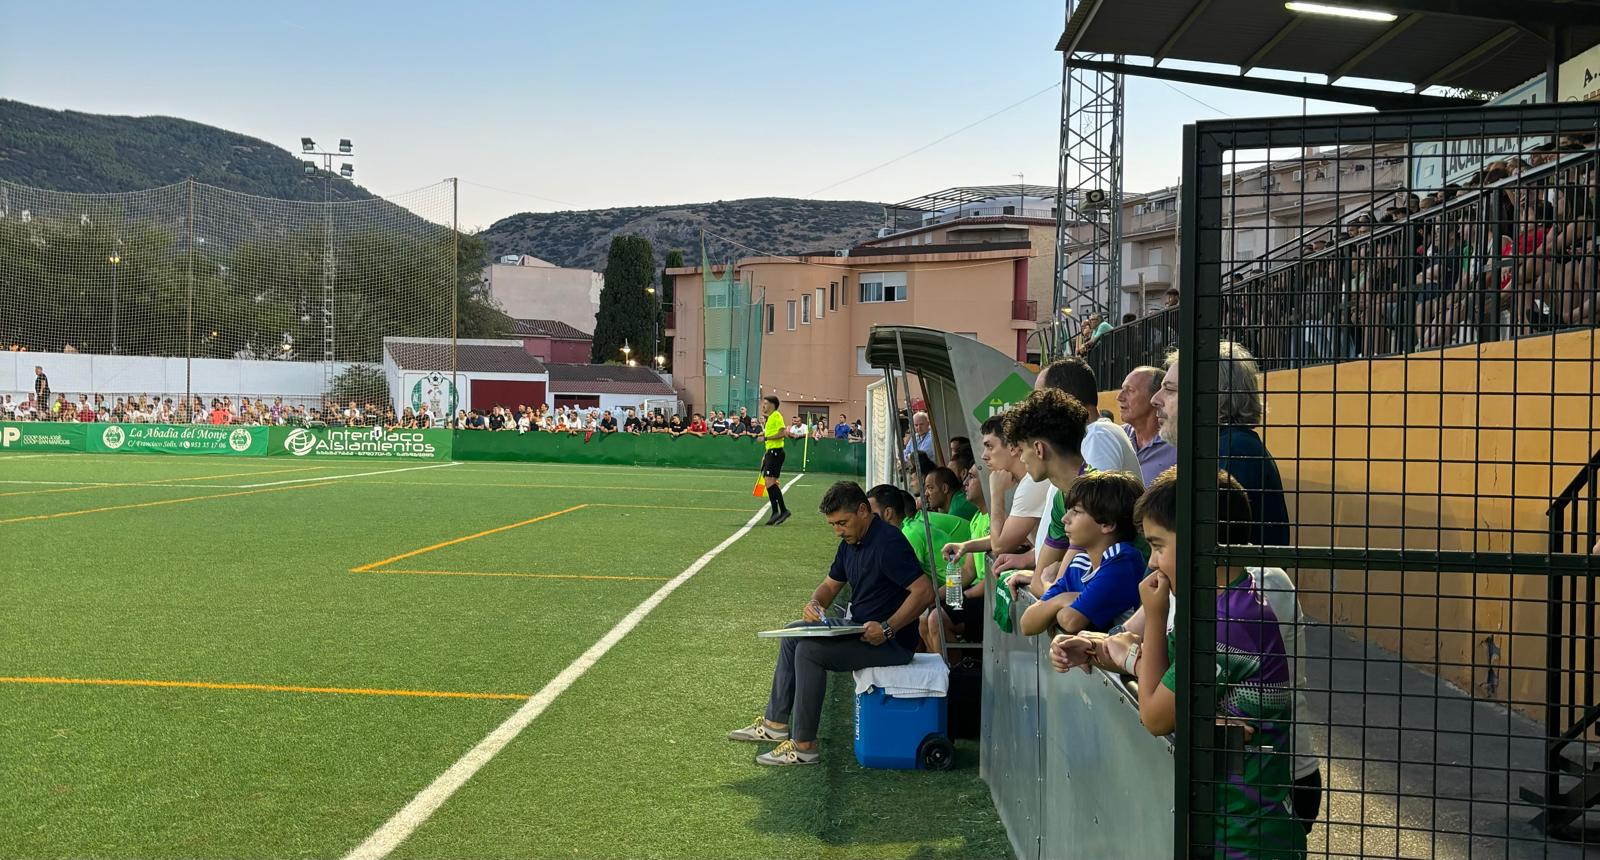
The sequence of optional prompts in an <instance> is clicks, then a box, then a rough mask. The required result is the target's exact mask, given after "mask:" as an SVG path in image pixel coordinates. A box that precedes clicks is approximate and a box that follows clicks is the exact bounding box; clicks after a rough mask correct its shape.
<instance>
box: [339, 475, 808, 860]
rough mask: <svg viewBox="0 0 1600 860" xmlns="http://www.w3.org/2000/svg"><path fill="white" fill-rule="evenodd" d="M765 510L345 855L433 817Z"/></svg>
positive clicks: (377, 846) (382, 844)
mask: <svg viewBox="0 0 1600 860" xmlns="http://www.w3.org/2000/svg"><path fill="white" fill-rule="evenodd" d="M804 474H805V473H804V472H802V473H801V474H799V475H796V476H794V477H793V478H791V479H790V480H789V483H788V484H786V485H784V490H785V491H787V490H788V489H789V488H791V487H793V486H794V485H795V484H797V483H799V481H800V478H801V477H803V476H804ZM763 513H765V511H762V510H757V511H756V512H755V514H753V515H752V516H751V517H750V520H749V522H746V523H745V524H744V525H743V526H740V527H739V530H738V531H735V532H734V533H733V534H731V535H729V536H728V537H727V538H724V539H723V541H722V543H719V544H717V545H716V546H714V547H712V548H711V549H709V550H707V551H706V554H705V555H702V556H700V557H699V558H697V559H695V560H694V563H693V564H691V565H689V566H688V567H686V568H684V569H683V572H682V573H680V574H678V575H677V576H674V577H673V578H672V579H670V580H668V581H667V583H666V584H665V585H663V586H661V587H660V588H658V589H656V591H655V593H654V594H652V595H650V596H649V597H647V598H645V600H644V602H643V603H641V604H639V605H638V606H636V607H634V609H633V611H632V612H629V613H628V614H627V615H626V616H625V617H624V618H623V619H622V620H621V621H618V622H617V625H616V626H615V627H612V628H611V629H610V630H609V631H608V632H607V633H606V635H604V636H602V637H600V641H598V642H596V643H594V644H593V645H590V646H589V650H587V651H585V652H583V653H582V654H580V655H578V659H576V660H573V661H572V662H571V663H570V664H568V665H567V668H565V669H562V670H561V674H559V675H557V676H555V677H554V678H552V679H550V682H549V683H548V684H545V685H544V688H543V689H541V690H539V692H537V693H535V694H534V695H533V698H531V699H529V700H528V701H527V702H526V703H524V704H523V705H522V707H520V708H518V709H517V710H516V713H514V714H512V715H511V716H509V717H507V718H506V721H505V722H503V723H501V724H500V725H498V726H496V727H495V729H494V731H492V732H490V733H489V734H488V735H486V736H485V737H484V739H483V740H481V741H478V745H477V746H475V747H473V748H472V749H470V750H468V751H467V753H466V755H463V756H462V757H461V758H459V759H457V760H456V763H455V764H453V765H451V766H450V769H449V770H446V771H445V772H444V773H442V774H440V775H439V777H438V778H437V779H435V780H434V781H433V782H432V783H430V784H429V785H428V787H427V788H424V789H423V790H422V791H421V792H418V794H417V796H416V797H413V798H411V802H410V803H407V804H406V805H405V806H403V807H401V808H400V811H399V812H396V813H395V814H394V817H392V818H390V819H389V820H388V821H386V822H384V824H383V826H382V827H379V828H378V829H377V830H376V831H374V832H373V834H372V835H371V836H368V837H367V839H366V841H365V842H362V843H361V844H360V845H357V846H356V847H355V849H353V850H352V851H351V852H350V853H349V854H346V855H345V857H344V860H382V858H384V857H387V856H389V852H391V851H393V850H394V849H396V848H398V847H400V843H402V842H404V841H406V839H407V838H409V837H410V836H411V834H412V833H415V832H416V830H417V828H418V827H421V826H422V824H423V822H426V821H427V820H428V819H429V818H430V817H432V815H433V814H434V813H435V812H437V811H438V810H439V807H440V806H443V805H444V802H445V801H446V800H449V799H450V796H451V795H453V794H455V793H456V791H457V790H459V789H460V788H461V786H463V785H465V784H466V782H467V780H469V779H471V778H472V776H473V774H476V773H477V772H478V771H479V770H480V769H481V768H482V767H483V766H484V765H486V764H488V763H489V760H490V759H492V758H494V757H495V756H496V755H498V754H499V753H500V751H501V750H503V749H505V748H506V746H507V745H508V744H510V743H511V742H512V741H513V740H515V739H516V737H517V735H519V734H521V733H522V730H523V729H525V728H527V727H528V724H530V723H532V722H533V721H534V720H536V719H538V718H539V715H540V714H542V713H544V711H545V709H546V708H548V707H550V703H552V702H554V701H555V700H556V697H557V696H560V695H561V694H562V693H565V692H566V691H567V688H568V687H571V686H572V685H573V684H574V683H575V682H576V681H577V680H578V679H579V678H582V677H583V674H584V673H585V672H587V671H589V669H590V667H592V666H594V664H595V663H597V662H599V661H600V658H601V657H604V656H605V655H606V652H607V651H610V650H611V648H612V647H613V646H615V645H616V644H617V643H618V642H621V641H622V637H624V636H627V635H628V634H629V633H630V632H632V631H633V628H635V627H637V626H639V622H641V621H643V620H644V618H645V616H646V615H649V614H650V613H651V611H652V610H654V609H655V608H656V607H657V606H659V605H661V602H662V601H663V600H666V599H667V596H668V595H670V594H671V593H672V592H674V591H676V590H678V586H680V585H683V584H684V583H685V582H688V581H689V580H690V579H692V578H693V577H694V575H695V574H697V573H699V572H700V571H701V570H703V569H704V568H705V566H706V565H707V564H710V563H711V560H712V559H714V558H716V557H717V556H719V555H721V554H722V551H723V550H725V549H727V548H728V547H730V546H733V544H734V543H735V542H736V541H738V540H739V538H742V537H744V536H745V535H746V534H748V533H749V532H750V529H752V528H754V527H755V524H756V521H757V520H759V519H761V516H762V514H763Z"/></svg>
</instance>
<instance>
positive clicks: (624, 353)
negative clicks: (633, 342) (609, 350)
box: [622, 338, 633, 362]
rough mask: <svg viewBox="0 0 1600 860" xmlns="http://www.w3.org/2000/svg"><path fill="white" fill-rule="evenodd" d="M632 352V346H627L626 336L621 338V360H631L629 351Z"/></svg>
mask: <svg viewBox="0 0 1600 860" xmlns="http://www.w3.org/2000/svg"><path fill="white" fill-rule="evenodd" d="M632 352H633V347H631V346H628V340H627V338H623V340H622V360H623V361H628V362H631V361H633V358H632V357H631V353H632Z"/></svg>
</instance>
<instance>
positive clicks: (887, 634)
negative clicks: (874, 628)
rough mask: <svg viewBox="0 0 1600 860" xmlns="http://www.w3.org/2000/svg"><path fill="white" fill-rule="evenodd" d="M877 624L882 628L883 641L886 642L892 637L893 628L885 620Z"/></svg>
mask: <svg viewBox="0 0 1600 860" xmlns="http://www.w3.org/2000/svg"><path fill="white" fill-rule="evenodd" d="M878 626H880V627H882V628H883V641H885V642H888V641H889V640H890V639H893V638H894V628H893V627H890V626H889V622H887V621H885V622H883V623H882V624H880V625H878Z"/></svg>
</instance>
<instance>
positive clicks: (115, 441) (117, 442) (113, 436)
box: [100, 424, 128, 451]
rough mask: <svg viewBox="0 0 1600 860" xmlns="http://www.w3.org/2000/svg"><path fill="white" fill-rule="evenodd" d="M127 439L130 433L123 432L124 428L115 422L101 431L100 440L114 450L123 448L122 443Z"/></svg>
mask: <svg viewBox="0 0 1600 860" xmlns="http://www.w3.org/2000/svg"><path fill="white" fill-rule="evenodd" d="M126 441H128V434H126V433H124V432H122V428H121V427H118V426H117V425H115V424H113V425H111V426H110V427H107V428H106V429H105V430H103V431H101V432H100V442H101V443H102V444H104V445H105V446H106V447H107V448H109V449H111V450H113V451H115V450H117V449H119V448H121V447H122V443H123V442H126Z"/></svg>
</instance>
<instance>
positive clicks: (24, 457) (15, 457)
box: [0, 454, 50, 462]
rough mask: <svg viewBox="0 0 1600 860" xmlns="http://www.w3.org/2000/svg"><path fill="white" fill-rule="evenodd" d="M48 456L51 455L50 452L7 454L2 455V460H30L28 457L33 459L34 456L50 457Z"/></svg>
mask: <svg viewBox="0 0 1600 860" xmlns="http://www.w3.org/2000/svg"><path fill="white" fill-rule="evenodd" d="M48 456H50V455H49V454H6V455H5V456H0V462H4V461H6V460H28V459H31V458H33V457H48Z"/></svg>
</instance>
